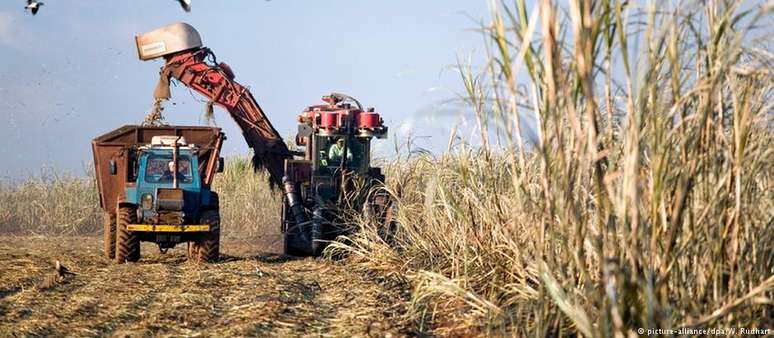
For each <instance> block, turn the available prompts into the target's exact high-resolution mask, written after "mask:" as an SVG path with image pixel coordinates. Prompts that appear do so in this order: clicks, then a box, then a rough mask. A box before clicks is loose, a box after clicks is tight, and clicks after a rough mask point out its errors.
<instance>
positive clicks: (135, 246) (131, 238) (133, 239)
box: [115, 207, 140, 263]
mask: <svg viewBox="0 0 774 338" xmlns="http://www.w3.org/2000/svg"><path fill="white" fill-rule="evenodd" d="M136 218H137V214H136V213H135V208H134V207H119V208H118V213H117V215H116V256H115V258H116V262H117V263H126V262H136V261H138V260H140V238H139V237H138V236H137V234H135V233H133V232H131V231H129V230H127V228H126V226H127V225H129V224H132V223H134V222H135V219H136Z"/></svg>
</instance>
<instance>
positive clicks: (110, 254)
mask: <svg viewBox="0 0 774 338" xmlns="http://www.w3.org/2000/svg"><path fill="white" fill-rule="evenodd" d="M103 224H104V227H105V231H104V235H103V236H104V243H103V247H102V251H103V253H104V254H105V258H107V259H114V258H115V257H116V215H115V214H111V213H109V212H106V213H104V215H103Z"/></svg>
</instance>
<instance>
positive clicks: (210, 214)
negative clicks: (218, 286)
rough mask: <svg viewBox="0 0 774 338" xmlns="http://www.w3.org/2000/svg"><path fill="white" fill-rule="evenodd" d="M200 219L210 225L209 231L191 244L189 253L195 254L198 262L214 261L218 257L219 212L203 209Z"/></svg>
mask: <svg viewBox="0 0 774 338" xmlns="http://www.w3.org/2000/svg"><path fill="white" fill-rule="evenodd" d="M200 219H201V222H202V223H204V224H209V225H210V232H208V233H206V234H204V235H203V236H202V238H201V239H199V240H198V241H197V243H194V244H192V245H191V249H190V250H192V251H191V252H189V253H190V254H191V256H194V255H195V257H196V258H197V260H198V261H199V262H208V263H209V262H215V261H217V260H218V258H220V212H219V211H218V210H205V211H203V212H202V216H201V218H200Z"/></svg>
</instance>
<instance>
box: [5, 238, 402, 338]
mask: <svg viewBox="0 0 774 338" xmlns="http://www.w3.org/2000/svg"><path fill="white" fill-rule="evenodd" d="M276 242H277V241H264V243H256V242H225V243H223V244H222V248H221V251H222V252H223V253H224V255H223V259H222V261H221V262H219V263H216V264H195V263H191V262H188V261H187V259H186V256H185V248H186V247H185V245H183V246H178V248H176V249H174V250H170V251H169V252H167V253H166V254H161V253H159V251H158V249H157V248H156V247H155V246H154V245H152V244H149V243H143V247H142V254H143V258H142V259H141V260H140V262H139V263H136V264H121V265H118V264H114V263H113V262H111V261H109V260H107V259H105V258H103V257H102V255H101V245H102V243H101V239H100V238H97V237H42V236H41V237H13V236H0V336H40V335H45V336H50V335H53V336H158V335H162V336H163V335H170V336H198V335H203V336H283V337H284V336H321V335H322V336H329V335H330V336H390V335H391V336H402V335H412V331H411V330H410V328H409V327H408V323H407V322H406V321H404V320H402V318H403V316H402V314H403V313H405V302H404V301H402V299H404V298H405V297H406V295H405V293H404V291H402V290H400V289H398V288H395V287H386V286H384V285H383V284H380V283H378V282H376V281H375V280H373V279H372V278H370V277H369V276H368V275H367V274H365V273H363V272H358V271H355V270H353V269H352V268H350V267H348V266H345V265H343V264H339V263H337V262H333V261H328V260H322V259H311V258H307V259H294V258H290V257H283V256H281V255H278V254H275V253H272V252H276V246H277V244H276ZM272 249H273V250H272ZM55 260H60V261H61V262H62V263H63V264H64V265H65V266H67V267H68V268H69V269H70V270H71V271H73V272H75V273H77V274H76V275H73V276H68V277H66V278H65V279H64V281H61V282H54V283H51V282H50V281H51V280H53V279H54V278H53V277H52V276H54V275H53V273H54V268H53V262H54V261H55Z"/></svg>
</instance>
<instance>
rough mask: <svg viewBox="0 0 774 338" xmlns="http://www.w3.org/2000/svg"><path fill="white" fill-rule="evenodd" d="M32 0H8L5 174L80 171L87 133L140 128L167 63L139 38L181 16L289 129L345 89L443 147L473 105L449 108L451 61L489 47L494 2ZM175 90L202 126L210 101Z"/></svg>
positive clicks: (0, 17) (185, 118)
mask: <svg viewBox="0 0 774 338" xmlns="http://www.w3.org/2000/svg"><path fill="white" fill-rule="evenodd" d="M24 4H25V1H23V0H3V1H1V2H0V52H2V59H0V115H2V116H3V119H4V123H3V124H2V126H1V127H0V144H2V145H3V146H2V147H0V158H2V159H3V160H2V162H3V165H2V167H1V168H0V179H3V178H6V179H18V178H23V177H26V176H29V175H34V174H37V173H39V172H40V168H41V167H52V168H56V169H57V170H60V169H61V170H64V171H66V172H70V173H74V174H83V173H84V167H85V165H86V163H88V162H89V161H90V160H91V149H90V140H91V139H92V138H93V137H94V136H97V135H99V134H102V133H104V132H107V131H110V130H112V129H114V128H116V127H118V126H120V125H123V124H138V123H140V122H141V121H142V119H143V117H144V116H145V113H146V112H147V110H148V109H149V108H150V106H151V103H152V92H153V88H154V86H155V84H156V81H157V79H158V70H159V68H160V66H161V65H162V64H161V61H159V60H156V61H149V62H142V61H139V59H137V56H136V51H135V46H134V40H133V39H134V35H135V34H137V33H142V32H146V31H150V30H153V29H155V28H157V27H160V26H163V25H166V24H169V23H172V22H177V21H185V22H188V23H190V24H192V25H193V26H194V27H196V28H197V30H199V32H200V34H201V35H202V40H203V42H204V44H205V45H206V46H208V47H210V48H211V49H212V50H213V51H214V52H215V54H216V55H217V56H218V60H219V61H224V62H226V63H228V64H229V65H230V66H231V67H232V69H233V70H234V72H235V73H236V80H237V81H239V82H240V83H242V84H244V85H246V86H249V87H250V89H251V91H252V93H253V95H254V96H255V97H256V99H257V100H258V101H259V103H260V104H261V106H262V108H263V109H264V111H266V113H267V114H268V116H269V118H270V120H271V121H272V122H273V123H274V126H275V127H276V128H277V129H278V130H279V131H280V133H282V135H283V136H284V137H290V136H293V135H294V133H295V129H296V125H295V122H294V121H295V116H296V114H298V112H300V111H301V110H302V109H303V108H304V107H306V106H308V105H311V104H317V103H318V102H319V98H320V97H321V96H322V95H324V94H327V93H330V92H331V91H337V92H343V93H348V94H350V95H352V96H355V97H356V98H358V99H359V100H360V101H361V102H362V103H363V104H364V105H367V106H374V107H376V109H377V111H379V112H381V113H382V114H383V115H384V117H385V121H386V123H387V124H388V125H389V126H390V128H391V130H392V131H391V135H390V138H391V139H392V138H394V136H393V135H392V134H393V132H398V133H399V137H401V136H400V135H403V136H405V135H406V134H408V133H413V134H414V135H415V136H431V138H429V139H428V138H423V139H421V140H420V141H419V142H420V146H424V147H427V148H431V149H443V148H444V147H445V144H446V142H447V138H448V134H449V131H450V130H451V127H452V125H453V124H455V123H458V122H459V121H464V120H465V118H464V117H462V118H461V117H460V116H464V114H466V113H467V112H466V111H465V110H464V109H461V108H459V107H455V106H454V105H448V104H443V103H444V102H445V101H447V100H448V99H452V98H454V97H455V93H457V92H460V91H461V90H462V87H461V83H460V80H459V77H458V76H457V74H456V73H455V72H454V71H453V70H451V69H450V66H452V65H454V64H455V63H456V61H457V58H458V57H463V58H467V55H469V54H470V53H475V52H478V53H480V52H481V49H482V44H481V35H480V34H478V33H475V32H473V31H472V29H473V28H475V27H476V22H475V19H480V18H482V17H484V16H485V15H486V13H487V11H488V10H487V5H486V1H484V0H480V1H479V0H424V1H355V0H341V1H317V0H315V1H300V0H295V1H293V0H272V1H252V0H239V1H238V0H230V1H202V0H198V1H197V0H194V3H193V11H192V12H191V13H186V12H184V11H183V10H182V9H181V8H180V7H179V6H178V5H177V3H176V2H175V1H173V0H142V1H141V0H132V1H86V0H78V1H76V0H71V1H61V0H50V1H46V5H45V6H44V7H43V8H42V10H41V11H40V12H39V13H38V15H37V16H34V17H33V16H31V15H28V14H26V13H24V11H23V6H24ZM172 96H173V97H172V100H171V101H170V102H169V103H167V105H166V107H167V108H166V110H165V117H166V118H167V120H168V121H169V122H171V123H173V124H203V123H204V119H203V106H204V103H203V102H202V98H201V97H200V96H198V95H197V94H193V95H192V94H191V93H189V91H188V90H187V89H184V88H181V87H178V88H173V91H172ZM439 116H451V117H448V118H441V117H439ZM216 122H217V124H218V126H220V127H222V128H223V129H224V131H225V132H226V134H227V135H229V136H230V138H229V140H228V141H227V143H226V144H225V145H224V150H225V152H226V154H235V153H245V152H247V147H246V145H245V144H244V142H243V140H242V137H241V133H240V132H239V130H238V128H237V127H236V125H235V123H233V121H231V119H230V118H229V117H228V115H227V114H226V113H225V112H222V111H216ZM461 130H462V131H463V132H464V133H471V132H472V130H470V129H466V128H462V129H461ZM379 142H381V144H379V145H378V146H379V148H381V151H382V152H383V153H384V154H386V153H387V152H388V151H387V149H391V148H392V140H388V141H379Z"/></svg>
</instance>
